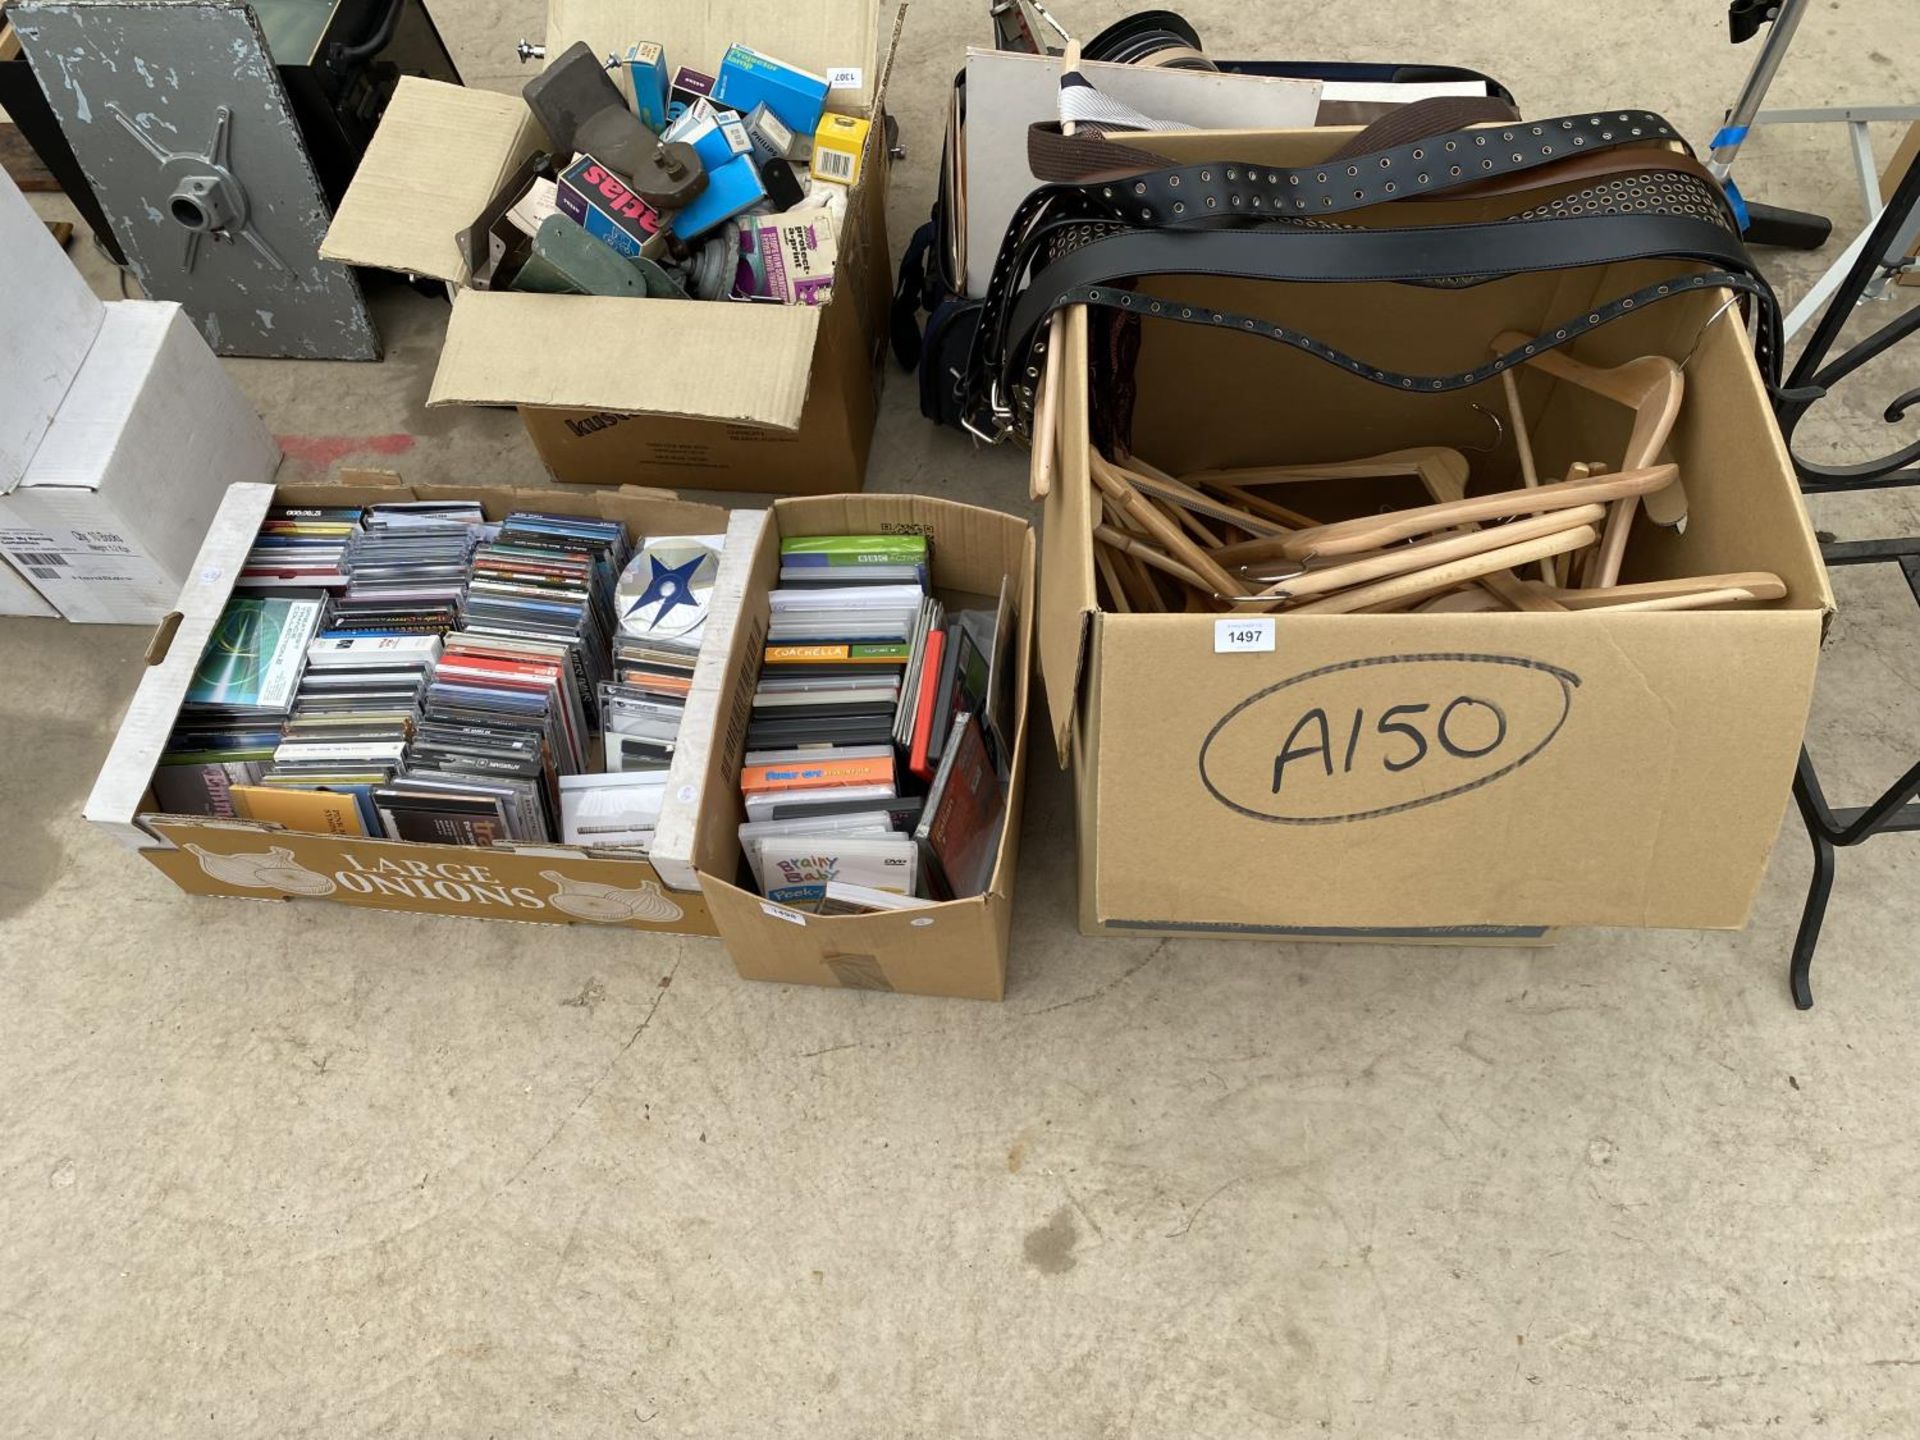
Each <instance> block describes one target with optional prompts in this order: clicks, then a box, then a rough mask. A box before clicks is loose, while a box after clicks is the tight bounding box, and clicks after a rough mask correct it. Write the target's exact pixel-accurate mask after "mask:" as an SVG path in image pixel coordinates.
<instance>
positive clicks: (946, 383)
mask: <svg viewBox="0 0 1920 1440" xmlns="http://www.w3.org/2000/svg"><path fill="white" fill-rule="evenodd" d="M1217 68H1218V69H1220V70H1223V71H1227V72H1230V73H1233V74H1238V75H1264V76H1268V77H1273V78H1279V79H1290V80H1326V81H1349V82H1353V83H1362V84H1422V83H1438V82H1448V81H1466V82H1470V83H1474V84H1480V85H1484V86H1485V87H1486V89H1487V93H1488V94H1489V95H1491V96H1494V97H1495V98H1498V99H1503V100H1505V101H1507V102H1508V103H1509V104H1511V103H1512V98H1513V97H1512V96H1511V95H1510V94H1509V93H1508V92H1507V90H1506V89H1505V87H1503V86H1502V85H1500V83H1499V82H1498V81H1496V80H1494V79H1493V78H1492V77H1491V76H1487V75H1482V74H1481V73H1480V72H1479V71H1477V70H1465V69H1460V68H1458V67H1455V66H1450V65H1374V64H1362V63H1350V62H1344V61H1326V62H1294V61H1224V62H1220V63H1219V64H1218V66H1217ZM966 80H967V77H966V72H965V71H964V70H962V71H961V72H960V73H959V74H958V75H956V76H955V77H954V81H953V88H954V102H955V107H956V111H957V113H958V115H959V118H960V123H961V124H962V125H964V124H965V123H966ZM962 138H963V137H962V136H961V135H959V134H955V133H950V134H949V135H948V136H947V138H946V141H945V143H944V144H943V145H942V147H941V157H940V185H939V188H938V190H937V191H936V192H935V195H934V202H933V213H932V215H931V217H930V218H929V219H928V220H927V222H926V223H925V224H923V225H922V226H920V228H919V229H917V230H915V231H914V232H913V238H912V239H911V240H909V241H908V242H907V249H906V253H905V254H904V255H902V256H901V258H900V272H899V281H898V283H897V284H896V285H895V287H894V295H893V309H892V317H891V328H892V334H893V353H894V358H895V359H896V360H898V361H899V364H900V368H901V369H902V370H905V371H907V372H909V373H914V372H918V376H919V382H920V413H921V414H922V415H924V416H926V417H927V418H928V419H929V420H932V421H934V422H935V423H936V424H940V425H951V426H954V427H955V428H964V427H965V405H964V403H963V400H962V393H961V392H962V382H963V377H964V375H965V372H966V368H967V356H968V354H969V353H970V351H971V350H972V347H973V339H974V332H975V330H976V329H977V328H978V327H979V323H980V307H981V305H982V304H983V303H984V302H983V301H981V300H977V299H970V298H968V297H967V296H966V295H965V294H964V293H963V288H962V287H963V277H957V276H954V275H950V274H948V273H947V265H946V255H945V247H944V246H942V245H941V244H940V243H939V237H940V236H942V235H944V234H946V233H947V226H948V215H949V212H950V211H951V210H952V208H953V196H952V195H951V194H949V193H948V187H947V176H948V174H949V173H950V170H949V166H948V162H949V159H950V155H949V153H948V152H949V149H950V147H951V146H953V145H955V144H957V143H959V142H960V141H961V139H962Z"/></svg>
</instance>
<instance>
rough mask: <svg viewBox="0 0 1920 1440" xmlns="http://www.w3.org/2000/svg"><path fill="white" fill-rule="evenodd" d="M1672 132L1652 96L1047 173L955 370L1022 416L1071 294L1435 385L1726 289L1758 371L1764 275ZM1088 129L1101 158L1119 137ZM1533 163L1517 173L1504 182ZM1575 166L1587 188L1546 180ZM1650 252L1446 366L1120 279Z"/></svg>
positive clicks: (1590, 262)
mask: <svg viewBox="0 0 1920 1440" xmlns="http://www.w3.org/2000/svg"><path fill="white" fill-rule="evenodd" d="M1362 138H1364V137H1362ZM1676 138H1677V137H1676V136H1675V134H1674V131H1673V129H1672V127H1671V126H1670V125H1668V124H1667V122H1666V121H1665V120H1663V119H1661V117H1659V116H1658V115H1655V114H1653V113H1652V112H1649V111H1618V112H1613V113H1610V114H1606V115H1586V116H1567V117H1562V118H1558V119H1553V120H1542V121H1537V122H1530V123H1529V122H1515V123H1513V124H1509V125H1504V126H1499V127H1496V128H1491V129H1472V130H1455V131H1451V132H1448V133H1444V134H1439V135H1433V136H1429V137H1427V138H1424V139H1416V140H1411V141H1405V142H1403V143H1400V144H1396V145H1392V146H1389V147H1386V148H1383V149H1380V150H1377V151H1370V152H1368V153H1364V154H1349V155H1345V156H1342V157H1341V158H1339V159H1337V160H1335V159H1330V160H1326V161H1322V162H1320V163H1317V164H1314V165H1307V166H1297V167H1275V166H1267V165H1248V164H1245V163H1242V162H1215V163H1207V164H1198V165H1181V166H1170V167H1164V168H1161V169H1156V170H1142V171H1140V172H1138V173H1135V174H1132V175H1128V176H1118V175H1110V176H1107V177H1106V178H1102V179H1100V180H1098V181H1095V182H1090V183H1084V184H1077V185H1067V184H1059V185H1049V186H1044V187H1042V188H1041V189H1039V190H1036V191H1035V192H1033V194H1032V195H1030V196H1029V197H1028V198H1027V200H1026V201H1025V202H1023V203H1022V205H1021V206H1020V207H1019V209H1018V211H1017V212H1016V213H1015V215H1014V218H1013V221H1012V222H1011V224H1010V225H1009V227H1008V230H1007V233H1006V236H1005V239H1004V240H1003V242H1002V245H1001V249H1000V253H999V255H998V257H997V258H996V261H995V264H994V270H993V276H992V280H991V282H990V285H989V289H988V292H987V295H986V298H985V300H984V302H983V305H982V311H981V323H980V328H979V331H978V333H977V335H976V338H975V343H974V350H973V354H972V357H971V359H970V362H969V366H968V374H967V376H966V387H967V399H968V407H967V408H968V412H969V416H970V420H971V422H972V426H973V428H974V429H975V431H976V433H984V434H987V435H988V437H989V438H994V439H998V438H1000V437H1001V436H1002V435H1004V434H1005V433H1006V432H1007V431H1008V430H1009V429H1022V430H1024V429H1025V428H1026V426H1027V424H1028V423H1029V420H1030V415H1031V405H1032V385H1033V382H1034V380H1036V379H1037V377H1038V375H1039V373H1040V363H1041V360H1042V358H1043V357H1044V354H1045V347H1046V333H1047V331H1046V324H1045V321H1046V319H1047V317H1048V316H1049V315H1051V314H1052V313H1053V312H1054V311H1056V310H1058V309H1061V308H1062V307H1065V306H1070V305H1092V306H1096V307H1102V308H1106V309H1110V310H1113V311H1118V312H1122V313H1129V314H1135V315H1151V316H1155V317H1158V318H1163V319H1171V320H1175V321H1180V322H1184V323H1189V324H1203V325H1213V326H1216V327H1219V328H1223V329H1232V330H1235V331H1238V332H1240V333H1245V334H1253V335H1259V336H1261V337H1263V338H1267V339H1271V340H1276V341H1278V342H1280V343H1283V344H1287V345H1291V346H1293V347H1294V348H1296V349H1299V350H1301V351H1303V352H1305V353H1307V354H1310V355H1313V356H1315V357H1316V358H1319V359H1321V360H1324V361H1326V362H1328V363H1330V364H1334V365H1337V366H1339V367H1340V368H1342V369H1344V370H1348V371H1350V372H1351V373H1353V374H1355V375H1358V376H1361V377H1362V378H1365V379H1367V380H1370V381H1373V382H1374V383H1377V384H1382V385H1390V386H1392V387H1394V388H1397V389H1403V390H1420V391H1426V392H1429V393H1432V392H1445V391H1448V390H1455V389H1462V388H1466V387H1469V386H1472V385H1477V384H1480V383H1482V382H1484V381H1485V380H1487V379H1489V378H1491V377H1492V376H1494V375H1497V374H1498V373H1499V372H1500V371H1501V370H1503V369H1505V368H1507V367H1508V366H1510V365H1512V364H1516V363H1519V361H1521V360H1522V359H1524V358H1525V357H1526V355H1528V354H1530V353H1537V352H1538V351H1540V350H1545V349H1552V348H1554V347H1555V346H1558V345H1563V344H1566V343H1568V342H1570V341H1572V340H1574V339H1575V338H1577V337H1578V336H1580V335H1582V334H1585V333H1587V332H1588V331H1590V330H1592V329H1595V328H1597V327H1598V326H1601V325H1604V324H1607V323H1609V322H1610V321H1612V320H1616V319H1618V318H1620V317H1621V316H1623V315H1626V314H1630V313H1632V312H1633V311H1635V310H1637V309H1641V308H1643V307H1645V306H1647V305H1650V304H1657V303H1658V302H1659V301H1661V300H1664V299H1667V298H1670V297H1671V296H1673V295H1676V294H1684V293H1693V292H1696V291H1700V290H1707V289H1729V290H1732V291H1734V292H1735V293H1737V294H1742V295H1746V296H1748V297H1750V298H1751V299H1752V301H1753V304H1754V310H1755V312H1756V317H1757V319H1758V322H1759V323H1758V325H1757V327H1756V328H1757V350H1758V353H1759V357H1760V363H1761V366H1762V373H1763V375H1764V376H1765V377H1766V379H1767V381H1768V383H1769V384H1774V383H1776V382H1777V378H1778V367H1779V361H1780V352H1781V345H1782V341H1781V338H1780V322H1779V310H1778V305H1777V303H1776V302H1775V299H1774V296H1773V292H1772V289H1771V287H1769V286H1768V284H1767V282H1766V280H1765V279H1764V277H1762V276H1761V275H1760V273H1759V271H1758V269H1757V268H1756V267H1755V265H1754V263H1753V261H1752V258H1751V256H1749V255H1748V253H1747V251H1746V248H1745V246H1744V245H1743V244H1742V243H1741V241H1740V238H1739V233H1738V229H1737V227H1736V225H1735V223H1734V221H1733V218H1732V214H1731V211H1730V210H1729V209H1728V207H1727V205H1726V202H1725V199H1724V196H1723V195H1722V194H1721V192H1720V190H1719V188H1718V187H1717V186H1716V185H1714V184H1712V182H1711V180H1710V179H1707V178H1703V172H1702V171H1701V168H1700V166H1699V165H1698V164H1697V162H1695V161H1693V160H1692V159H1691V158H1690V156H1687V155H1682V154H1680V153H1678V152H1676V151H1673V150H1671V149H1670V148H1668V146H1669V145H1670V143H1671V142H1673V141H1674V140H1675V139H1676ZM1059 143H1061V144H1067V143H1071V142H1068V141H1064V140H1063V141H1061V142H1059ZM1101 143H1102V145H1103V149H1102V152H1101V153H1102V156H1103V161H1104V158H1105V157H1110V156H1111V153H1112V152H1113V151H1114V150H1115V149H1116V148H1117V147H1115V146H1113V145H1112V144H1111V143H1109V142H1104V141H1103V142H1101ZM1629 149H1631V150H1632V151H1633V153H1632V154H1627V153H1623V152H1627V151H1628V150H1629ZM1608 151H1613V152H1620V153H1616V154H1614V155H1613V156H1612V157H1611V158H1612V159H1613V160H1614V161H1615V162H1617V164H1614V165H1596V163H1595V162H1594V160H1593V159H1592V157H1593V156H1594V155H1595V154H1596V153H1597V152H1608ZM1528 176H1531V177H1532V179H1533V182H1534V183H1533V184H1532V185H1527V184H1523V183H1515V178H1514V177H1528ZM1490 182H1492V183H1490ZM1583 182H1586V188H1585V189H1582V190H1576V191H1572V192H1571V193H1566V194H1555V193H1554V191H1555V190H1556V189H1558V188H1563V187H1565V186H1578V185H1581V184H1582V183H1583ZM1527 189H1538V190H1539V191H1540V192H1541V195H1542V203H1541V204H1539V205H1537V206H1535V207H1533V208H1531V209H1529V210H1526V211H1524V212H1523V213H1521V214H1519V215H1515V216H1513V217H1511V218H1509V219H1505V220H1497V221H1489V222H1485V223H1479V224H1468V225H1429V226H1418V225H1410V226H1404V227H1398V228H1391V229H1388V228H1360V227H1356V226H1352V225H1350V224H1349V223H1344V222H1342V221H1340V220H1333V219H1330V218H1328V217H1332V216H1345V215H1348V214H1350V213H1351V212H1354V211H1358V210H1363V209H1366V208H1368V207H1373V206H1380V205H1385V204H1389V203H1395V202H1399V201H1405V200H1410V199H1426V198H1431V197H1434V196H1437V195H1442V194H1451V197H1452V198H1467V197H1468V196H1469V195H1470V194H1471V193H1475V192H1477V193H1479V194H1486V193H1488V192H1489V191H1490V190H1492V191H1496V192H1499V193H1513V192H1514V191H1516V190H1527ZM1418 208H1419V207H1415V208H1414V209H1413V210H1410V211H1409V212H1408V213H1409V214H1410V215H1412V214H1417V210H1418ZM1647 259H1670V260H1672V261H1674V262H1675V266H1676V273H1675V275H1674V276H1672V277H1670V278H1667V279H1665V280H1662V281H1661V282H1658V283H1656V284H1652V285H1648V286H1645V287H1642V288H1641V289H1639V290H1636V291H1634V292H1633V293H1631V294H1628V295H1621V296H1616V297H1613V298H1611V299H1608V300H1606V301H1604V302H1602V303H1600V304H1597V305H1595V306H1593V307H1591V308H1589V309H1588V310H1586V311H1584V312H1582V313H1581V314H1579V315H1577V316H1570V317H1567V318H1566V319H1565V320H1563V321H1562V322H1560V323H1557V324H1555V325H1553V326H1552V327H1550V328H1549V329H1548V330H1547V331H1546V332H1544V333H1543V334H1541V335H1540V336H1538V337H1537V338H1536V339H1535V340H1534V341H1532V342H1531V343H1530V344H1529V345H1528V346H1526V347H1523V348H1521V349H1519V350H1516V351H1514V352H1513V353H1511V354H1509V355H1503V356H1500V357H1496V358H1494V359H1492V360H1490V361H1488V362H1487V363H1484V364H1481V365H1478V366H1476V367H1474V368H1473V369H1471V370H1463V371H1459V372H1457V373H1454V374H1449V375H1414V374H1407V373H1404V372H1400V371H1396V370H1392V369H1389V368H1386V367H1384V366H1380V365H1377V364H1373V363H1370V362H1368V361H1367V360H1366V359H1364V358H1363V357H1357V356H1352V355H1348V354H1346V353H1345V352H1342V351H1340V350H1338V349H1336V348H1335V347H1333V346H1330V345H1327V344H1326V343H1324V342H1323V341H1321V340H1319V339H1317V338H1315V337H1313V336H1310V335H1306V334H1302V333H1300V332H1298V331H1295V330H1292V329H1290V328H1289V327H1286V326H1284V325H1282V324H1276V323H1275V322H1274V320H1273V319H1272V318H1271V317H1260V316H1252V315H1244V314H1230V313H1228V312H1225V311H1218V310H1213V309H1209V308H1206V307H1203V306H1195V305H1192V304H1191V303H1190V302H1183V301H1178V300H1171V299H1167V298H1165V297H1163V296H1156V295H1153V294H1150V293H1145V292H1143V291H1141V290H1139V289H1137V288H1136V287H1135V284H1134V283H1133V282H1134V281H1135V280H1136V278H1137V277H1142V276H1161V275H1224V276H1233V277H1238V278H1244V279H1254V280H1273V281H1294V282H1318V283H1330V282H1331V283H1365V282H1378V281H1385V282H1393V283H1406V284H1418V285H1427V286H1463V285H1472V284H1478V283H1482V282H1484V281H1486V280H1490V279H1495V278H1499V277H1501V276H1505V275H1513V274H1522V273H1529V272H1542V271H1554V270H1568V269H1576V268H1582V267H1587V266H1595V265H1606V264H1611V263H1616V262H1620V261H1629V260H1647Z"/></svg>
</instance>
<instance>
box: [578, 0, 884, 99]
mask: <svg viewBox="0 0 1920 1440" xmlns="http://www.w3.org/2000/svg"><path fill="white" fill-rule="evenodd" d="M879 9H880V7H879V6H878V5H876V4H875V3H874V0H680V3H677V4H672V5H655V6H649V7H646V9H645V10H642V8H641V7H640V6H637V5H635V4H633V3H632V0H551V3H549V5H548V6H547V54H548V55H549V56H557V55H558V54H559V53H560V52H561V51H562V50H565V49H566V48H567V47H568V46H569V45H571V44H573V42H574V41H576V40H584V41H586V42H587V44H588V45H589V46H591V47H592V49H593V53H594V54H596V55H608V54H612V55H621V56H624V55H625V54H626V53H627V47H628V46H629V45H634V44H637V43H639V42H640V41H643V40H652V41H655V42H657V43H658V44H660V45H661V46H663V47H665V49H666V52H667V73H668V74H669V75H671V74H672V73H673V72H674V71H675V70H678V69H679V68H680V67H681V66H682V65H690V66H692V67H693V68H694V69H695V70H699V71H702V72H703V73H705V74H708V75H711V74H713V73H714V71H715V70H716V69H717V68H718V67H719V64H720V57H721V56H723V55H725V54H726V53H727V47H728V46H729V45H734V44H740V45H751V46H752V47H753V48H754V49H756V50H758V51H760V52H761V53H762V54H765V55H771V56H773V57H774V58H775V59H776V60H784V61H786V62H787V63H788V64H790V65H797V66H799V67H800V68H801V69H803V70H810V71H812V72H813V73H814V74H816V75H828V74H829V72H831V71H833V70H837V69H847V68H852V69H854V70H857V71H858V73H859V79H858V83H856V84H852V85H847V86H844V87H841V86H836V87H835V88H834V89H833V91H832V92H831V93H830V94H829V95H828V96H827V103H828V106H829V107H830V108H831V109H835V110H845V111H850V112H854V113H860V114H864V113H866V112H867V111H869V110H871V109H872V108H873V106H874V103H875V101H876V100H877V99H878V98H879V95H878V91H879V85H880V73H879V71H880V65H879V62H880V56H879V54H878V53H877V50H876V41H875V32H876V28H877V25H878V21H879ZM849 78H852V77H849Z"/></svg>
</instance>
